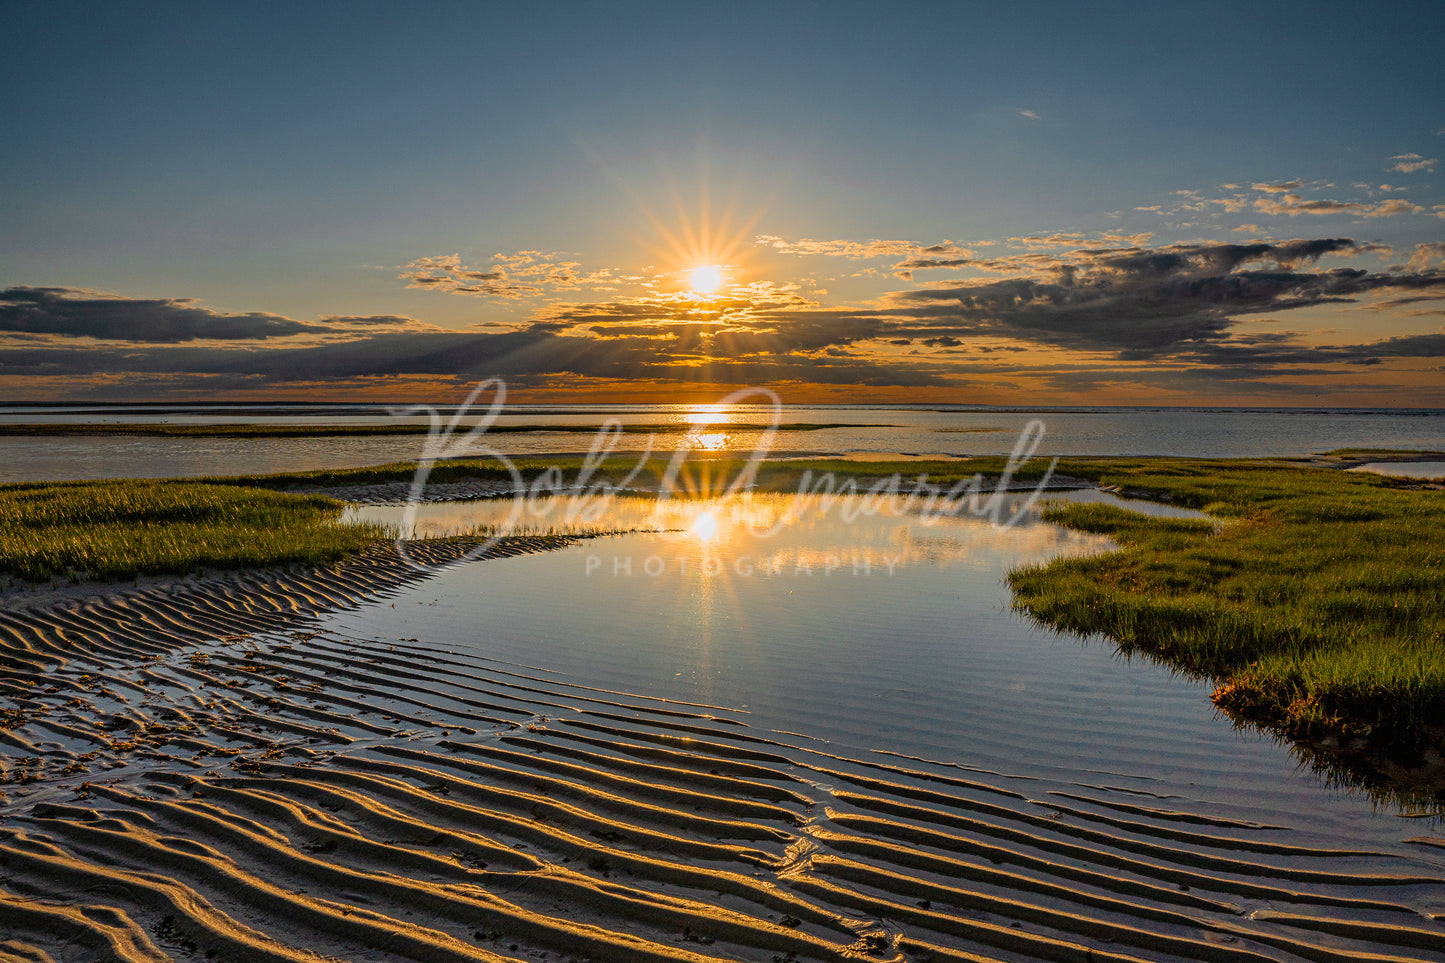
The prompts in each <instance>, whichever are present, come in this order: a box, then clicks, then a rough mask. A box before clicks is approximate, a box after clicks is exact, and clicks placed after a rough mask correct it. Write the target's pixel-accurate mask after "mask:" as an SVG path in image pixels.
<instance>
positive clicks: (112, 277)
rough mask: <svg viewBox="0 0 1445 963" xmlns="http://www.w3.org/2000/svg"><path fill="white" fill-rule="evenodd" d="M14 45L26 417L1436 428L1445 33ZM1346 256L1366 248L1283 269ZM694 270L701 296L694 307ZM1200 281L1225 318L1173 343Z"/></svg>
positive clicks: (854, 16)
mask: <svg viewBox="0 0 1445 963" xmlns="http://www.w3.org/2000/svg"><path fill="white" fill-rule="evenodd" d="M5 23H6V29H5V31H4V32H3V34H0V90H3V97H0V123H3V125H4V129H5V131H6V137H5V140H6V143H7V146H6V149H5V150H4V151H0V185H3V190H0V289H3V291H0V395H3V396H4V397H6V398H8V399H10V400H16V399H20V398H31V397H34V398H41V397H102V396H103V397H112V398H116V399H121V398H125V397H185V396H188V395H190V394H196V393H201V394H205V395H207V396H214V395H215V394H216V393H221V394H226V393H230V394H234V395H235V396H236V397H252V396H257V395H268V394H270V395H278V396H297V395H298V394H315V395H325V396H327V397H335V398H341V397H350V396H357V397H361V396H367V397H376V396H391V395H395V396H398V397H400V396H407V397H414V396H422V395H426V394H428V392H429V391H432V392H435V393H436V394H438V395H439V396H443V397H444V396H447V395H448V394H449V393H454V392H455V391H456V390H457V389H458V388H459V386H460V385H462V384H465V383H466V382H468V381H470V380H476V379H477V378H481V377H486V376H487V375H488V374H492V373H500V374H504V375H507V376H509V377H511V378H512V379H513V380H514V382H516V383H517V384H518V385H519V386H520V387H521V388H522V389H523V390H524V391H526V390H530V391H531V392H532V393H533V394H534V395H536V396H538V397H541V396H542V395H544V394H545V395H546V396H547V397H555V398H563V397H571V396H575V397H579V398H581V397H591V398H595V397H604V396H605V397H618V398H622V397H624V396H626V397H633V396H636V397H642V396H646V397H648V398H657V399H661V398H663V397H666V396H667V395H668V393H669V392H674V393H675V392H683V393H689V392H695V391H701V392H703V393H706V391H709V390H712V389H713V388H715V387H720V386H724V385H732V384H744V383H750V384H751V383H764V384H771V385H774V386H779V387H782V388H785V389H787V390H785V397H788V394H789V392H791V393H792V395H793V396H794V397H798V398H799V399H800V400H803V399H804V398H808V399H811V398H821V397H825V396H826V397H829V398H831V399H834V400H847V398H848V397H857V398H859V399H860V400H861V399H865V398H866V399H877V398H884V397H892V396H895V395H896V396H899V397H903V396H906V397H908V398H913V397H918V396H919V393H920V392H922V393H923V394H926V395H927V396H928V397H930V398H933V399H936V400H957V401H997V402H1004V403H1006V402H1011V401H1025V400H1026V401H1029V402H1034V403H1042V402H1048V401H1051V400H1053V401H1060V402H1075V401H1080V400H1096V401H1109V400H1127V401H1154V402H1157V403H1186V402H1200V401H1203V402H1211V403H1213V402H1226V401H1236V402H1247V403H1280V404H1288V403H1320V402H1322V401H1323V402H1326V403H1336V404H1354V403H1359V404H1391V403H1399V404H1421V403H1435V404H1445V392H1441V391H1440V390H1439V389H1438V388H1434V387H1432V386H1433V385H1434V384H1435V383H1436V382H1442V381H1445V379H1442V378H1440V376H1439V375H1440V370H1441V368H1440V365H1441V362H1442V358H1445V335H1442V333H1441V331H1442V329H1441V321H1442V315H1441V313H1440V305H1441V303H1442V302H1441V301H1439V300H1425V299H1428V298H1432V297H1434V296H1438V295H1441V294H1445V287H1442V286H1441V285H1439V284H1437V281H1438V280H1439V279H1438V278H1437V277H1436V276H1437V275H1439V274H1440V271H1441V268H1442V262H1445V247H1436V245H1440V244H1441V242H1445V189H1442V187H1441V184H1440V178H1441V176H1442V169H1441V167H1440V159H1441V158H1442V156H1445V82H1442V77H1445V71H1442V70H1441V69H1440V66H1439V61H1440V54H1439V50H1440V41H1441V38H1442V36H1445V30H1442V27H1445V7H1441V6H1440V5H1438V4H1391V5H1384V6H1377V7H1371V8H1368V9H1366V8H1363V7H1360V6H1358V5H1353V4H1352V5H1345V4H1318V3H1316V4H1308V5H1302V4H1293V5H1289V4H1286V5H1277V6H1265V5H1258V4H1188V5H1185V4H1036V5H1029V4H1010V5H1002V4H991V5H976V4H945V3H929V4H912V5H899V4H887V5H883V4H843V3H826V4H824V3H820V4H790V5H784V6H783V7H782V9H781V10H779V9H775V7H774V5H771V4H769V5H764V4H728V5H716V6H702V5H675V4H666V5H664V4H561V5H554V6H551V7H546V8H543V7H531V6H527V5H516V4H509V5H501V4H496V5H484V4H440V3H434V4H425V3H424V4H409V5H404V6H403V5H400V4H368V3H347V4H340V5H338V4H326V5H323V4H306V3H300V4H296V3H288V4H260V3H246V4H206V5H190V4H175V5H171V4H159V3H147V4H124V3H116V4H81V5H65V4H54V3H46V4H38V3H37V4H31V3H10V4H8V5H7V9H6V11H5ZM1325 240H1328V241H1340V240H1348V241H1350V242H1351V243H1350V244H1349V245H1344V244H1334V245H1332V246H1330V245H1326V246H1325V247H1323V248H1320V247H1314V248H1311V247H1298V246H1296V247H1286V246H1283V245H1284V244H1285V242H1290V241H1325ZM877 242H887V243H882V244H880V243H877ZM1251 244H1252V245H1254V247H1253V248H1250V249H1249V250H1246V251H1244V252H1243V253H1242V254H1241V253H1239V252H1235V253H1232V254H1229V255H1227V256H1224V257H1223V258H1222V259H1221V257H1220V256H1218V251H1217V249H1218V248H1219V247H1220V246H1221V245H1225V246H1227V245H1234V246H1235V247H1238V246H1240V245H1244V246H1246V247H1247V246H1248V245H1251ZM1422 245H1423V246H1422ZM929 249H934V250H933V252H932V253H931V254H929V253H925V252H927V251H928V250H929ZM1170 251H1172V252H1173V253H1174V255H1175V257H1174V260H1173V261H1172V262H1170V263H1171V265H1172V266H1170V267H1168V268H1167V269H1166V270H1164V274H1162V275H1161V274H1159V270H1160V269H1159V265H1160V264H1162V263H1163V262H1161V261H1159V260H1155V261H1147V262H1146V261H1145V260H1141V257H1142V256H1143V255H1147V254H1153V253H1160V252H1164V253H1166V254H1167V253H1168V252H1170ZM1321 251H1322V252H1323V253H1317V252H1321ZM523 252H531V253H523ZM1282 252H1283V253H1284V254H1287V255H1288V256H1289V257H1293V258H1295V259H1294V260H1288V259H1286V260H1284V261H1281V260H1279V257H1280V256H1282ZM1181 255H1182V256H1181ZM449 258H451V259H452V260H447V259H449ZM1240 258H1243V259H1242V260H1241V259H1240ZM922 261H932V262H936V263H934V264H931V265H929V266H925V267H919V268H913V269H910V268H907V267H905V265H907V264H910V263H919V262H922ZM943 262H948V263H943ZM702 263H716V264H720V265H722V266H723V267H724V269H725V270H724V276H725V282H724V284H723V286H722V287H721V288H720V289H719V290H717V291H712V292H698V291H694V290H691V289H690V287H689V284H690V282H689V277H690V275H689V274H688V272H689V271H690V269H691V268H693V267H696V266H698V265H699V264H702ZM1146 264H1147V265H1148V266H1147V268H1146V267H1145V265H1146ZM1392 269H1393V270H1392ZM1342 270H1343V271H1361V272H1364V278H1365V280H1363V281H1361V280H1360V279H1358V278H1353V279H1344V278H1340V277H1335V276H1332V275H1330V274H1329V272H1332V271H1336V272H1337V271H1342ZM1141 272H1142V273H1141ZM1211 272H1213V273H1211ZM1281 274H1288V275H1290V277H1289V278H1288V279H1287V280H1285V281H1283V282H1279V281H1278V278H1277V277H1276V280H1275V281H1274V282H1270V283H1271V284H1272V285H1273V286H1272V287H1271V288H1270V290H1268V291H1266V292H1263V293H1259V292H1258V291H1257V287H1258V285H1259V284H1260V283H1263V281H1262V279H1263V278H1264V276H1265V275H1271V276H1278V275H1281ZM482 275H489V276H490V277H486V278H483V277H479V276H482ZM1402 279H1408V280H1402ZM1166 281H1167V284H1166V287H1167V290H1166V287H1160V284H1165V282H1166ZM1201 281H1202V282H1207V283H1205V284H1204V287H1205V288H1207V289H1208V290H1210V291H1223V290H1228V291H1229V292H1230V295H1229V296H1230V297H1231V298H1236V300H1235V301H1232V302H1231V303H1230V304H1228V305H1226V306H1224V307H1221V306H1220V304H1219V301H1218V297H1217V296H1216V297H1215V300H1214V301H1213V302H1211V303H1209V304H1206V303H1203V302H1200V301H1198V300H1197V299H1196V300H1195V301H1192V302H1187V303H1186V302H1185V301H1180V300H1179V299H1180V298H1181V297H1184V295H1182V294H1181V293H1180V285H1181V284H1182V283H1184V282H1189V283H1192V284H1194V287H1195V288H1199V287H1200V284H1199V283H1197V282H1201ZM1023 282H1029V283H1028V284H1023ZM1346 282H1348V283H1346ZM1005 283H1009V284H1013V285H1014V287H1013V288H1010V289H1009V290H1011V291H1014V294H1013V295H1010V298H1005V297H1004V296H1003V294H1004V290H1003V288H1001V287H1000V285H1001V284H1005ZM1020 285H1023V287H1020ZM1104 288H1107V290H1106V291H1105V290H1103V289H1104ZM1245 288H1248V291H1247V297H1246V296H1244V295H1241V294H1240V291H1241V290H1242V289H1245ZM37 289H52V290H50V291H49V293H37ZM1019 290H1024V291H1026V297H1027V298H1028V299H1030V300H1029V301H1028V303H1025V302H1024V301H1021V300H1020V299H1019V297H1018V296H1016V295H1017V291H1019ZM920 292H923V293H920ZM1238 298H1243V299H1242V300H1239V299H1238ZM1161 299H1163V301H1164V302H1166V303H1164V304H1163V306H1162V308H1161V313H1160V315H1159V317H1158V318H1157V319H1152V318H1151V317H1150V316H1149V314H1148V311H1147V310H1146V308H1147V306H1148V305H1151V304H1155V305H1158V304H1160V303H1161ZM1397 302H1398V303H1397ZM1062 303H1067V304H1069V305H1071V307H1070V309H1069V311H1068V312H1065V313H1064V314H1063V315H1058V314H1057V313H1055V314H1053V315H1048V316H1045V315H1046V314H1047V312H1046V311H1044V308H1045V306H1046V305H1048V304H1054V305H1058V304H1062ZM921 305H923V306H927V310H922V308H921V307H920V306H921ZM1104 315H1107V317H1104ZM247 319H250V320H249V321H248V320H247ZM328 319H329V320H328ZM247 325H250V326H251V327H249V328H248V327H247ZM1161 332H1162V334H1161ZM1286 336H1287V337H1286ZM468 339H470V340H468ZM1161 339H1162V340H1161ZM1401 339H1409V340H1401ZM1434 339H1438V340H1439V341H1440V342H1441V344H1437V343H1436V340H1434ZM930 342H933V343H930ZM1136 342H1137V345H1138V346H1142V347H1136V346H1135V343H1136ZM1325 349H1328V350H1325ZM438 351H440V353H441V354H444V355H447V356H449V357H451V358H452V359H453V361H454V363H453V364H451V365H450V366H448V365H446V364H441V363H438V362H437V361H436V360H435V359H434V358H432V356H434V355H436V354H437V353H438ZM402 356H405V357H408V358H415V359H416V360H414V361H411V362H406V363H403V362H401V361H399V360H398V359H399V358H400V357H402ZM368 358H370V359H372V361H374V362H375V363H371V364H369V362H368V360H367V359H368ZM649 358H650V359H651V361H650V362H648V359H649ZM428 359H431V360H428ZM860 385H861V387H860ZM1430 391H1434V392H1435V393H1434V394H1429V392H1430ZM1422 392H1425V393H1426V394H1424V395H1422ZM690 396H691V395H690Z"/></svg>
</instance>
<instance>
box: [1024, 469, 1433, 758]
mask: <svg viewBox="0 0 1445 963" xmlns="http://www.w3.org/2000/svg"><path fill="white" fill-rule="evenodd" d="M1060 470H1062V471H1068V472H1069V473H1070V474H1075V475H1084V476H1087V477H1094V478H1097V479H1098V480H1099V481H1100V482H1102V483H1104V484H1112V485H1118V486H1120V487H1121V488H1124V489H1127V490H1131V491H1145V492H1150V493H1154V494H1155V495H1156V496H1160V497H1164V498H1167V499H1168V500H1170V501H1172V502H1173V503H1175V504H1178V505H1182V506H1187V507H1191V508H1199V509H1203V510H1204V511H1206V512H1207V513H1209V514H1210V515H1212V516H1214V518H1215V519H1217V520H1218V521H1219V524H1218V525H1216V524H1215V523H1214V522H1212V521H1206V520H1197V519H1195V520H1183V519H1168V518H1153V517H1148V516H1144V515H1140V514H1138V513H1134V512H1129V511H1125V510H1122V509H1119V508H1116V507H1113V506H1107V505H1097V504H1093V505H1071V506H1065V507H1059V508H1053V509H1050V510H1049V511H1047V512H1046V513H1045V515H1044V517H1045V518H1046V519H1047V520H1050V521H1054V522H1057V523H1059V524H1063V525H1066V526H1068V527H1070V528H1075V529H1079V530H1082V531H1088V532H1096V533H1099V534H1103V535H1107V536H1108V537H1110V538H1112V539H1113V540H1114V541H1116V542H1117V543H1118V544H1119V545H1120V546H1121V548H1120V550H1119V551H1117V552H1112V553H1108V554H1104V555H1099V556H1093V557H1088V558H1070V559H1059V560H1056V561H1054V562H1051V563H1049V564H1046V565H1042V566H1035V567H1029V568H1023V569H1019V570H1017V571H1015V572H1013V573H1011V574H1010V576H1009V584H1010V585H1011V587H1012V588H1013V590H1014V592H1015V595H1016V605H1017V606H1018V607H1020V608H1022V609H1024V610H1026V611H1028V612H1029V613H1031V614H1032V615H1033V616H1034V617H1036V618H1037V619H1039V620H1040V621H1042V622H1044V623H1047V624H1049V625H1053V626H1056V627H1058V628H1062V629H1068V630H1071V631H1075V632H1085V633H1088V632H1100V633H1103V634H1105V635H1108V636H1109V637H1111V638H1113V639H1114V640H1116V641H1117V642H1118V643H1119V645H1120V646H1121V647H1122V648H1123V649H1125V650H1127V651H1134V652H1144V653H1148V654H1150V655H1153V656H1156V657H1158V658H1159V659H1161V660H1163V661H1165V662H1167V663H1169V664H1171V665H1174V666H1178V667H1181V668H1183V669H1185V670H1186V671H1189V672H1191V673H1195V674H1197V675H1200V676H1204V677H1208V678H1211V679H1214V680H1215V681H1217V682H1218V688H1217V689H1216V690H1215V693H1214V699H1215V702H1216V703H1218V704H1219V705H1220V706H1221V707H1223V708H1225V709H1228V710H1230V711H1232V712H1235V713H1237V714H1239V715H1241V716H1244V717H1246V718H1249V719H1252V720H1254V721H1261V722H1265V723H1267V724H1270V725H1272V726H1274V727H1276V728H1278V729H1281V730H1283V731H1285V732H1286V733H1290V734H1295V735H1300V734H1311V733H1313V734H1322V733H1335V734H1357V735H1371V734H1374V735H1375V736H1378V737H1385V738H1388V739H1396V740H1406V741H1410V740H1415V741H1418V740H1419V739H1420V738H1422V737H1423V734H1425V733H1429V732H1435V733H1437V734H1438V732H1439V730H1440V729H1441V727H1442V723H1445V493H1442V492H1440V491H1436V490H1427V489H1420V488H1419V487H1418V486H1412V485H1409V484H1408V483H1406V482H1404V481H1403V480H1400V479H1387V478H1382V477H1378V476H1373V475H1365V474H1353V473H1343V472H1338V471H1329V470H1321V469H1305V468H1276V467H1268V466H1263V465H1260V466H1253V465H1249V464H1244V463H1240V462H1220V461H1215V462H1201V461H1177V462H1174V461H1169V460H1165V459H1151V460H1147V461H1144V460H1139V461H1127V460H1117V459H1115V460H1101V461H1098V462H1090V463H1070V464H1068V465H1060Z"/></svg>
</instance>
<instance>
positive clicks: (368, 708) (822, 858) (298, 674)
mask: <svg viewBox="0 0 1445 963" xmlns="http://www.w3.org/2000/svg"><path fill="white" fill-rule="evenodd" d="M565 541H566V540H563V539H554V540H546V539H531V540H516V541H512V542H508V543H504V544H503V545H501V546H499V547H498V551H497V552H496V553H495V554H496V555H503V554H514V553H517V552H524V551H536V550H541V549H546V548H549V547H555V546H556V545H558V544H561V543H563V542H565ZM429 550H430V551H432V552H434V553H436V554H437V555H438V556H439V559H438V560H441V557H444V556H445V555H446V554H447V553H451V554H452V555H453V556H454V555H455V554H458V553H459V552H460V551H461V550H462V546H461V544H460V543H451V544H450V545H439V546H434V547H432V548H431V549H429ZM467 564H507V563H506V562H505V561H500V560H499V561H479V562H473V563H467ZM418 577H419V576H417V575H416V573H415V572H413V571H412V570H410V569H407V568H405V567H403V566H401V565H400V563H398V562H396V561H395V559H394V558H393V559H391V560H390V561H388V560H386V559H385V558H380V557H374V558H369V559H360V560H356V561H353V562H351V563H344V564H342V565H339V566H333V567H332V568H330V569H326V570H320V571H314V572H307V573H293V574H284V573H271V574H269V575H265V576H258V575H239V576H236V577H227V578H224V579H216V580H202V581H199V582H194V583H187V584H171V585H166V586H163V587H162V586H149V587H142V589H141V590H140V591H132V592H130V593H128V594H126V595H124V596H115V597H111V598H99V597H91V598H88V599H78V598H68V599H60V600H58V601H53V602H52V604H46V605H41V604H30V605H27V606H25V607H23V608H17V607H9V608H7V609H6V610H4V611H0V668H3V673H0V691H3V693H4V696H5V703H4V704H5V707H6V708H7V709H8V710H11V711H10V712H9V714H7V717H6V726H7V728H5V729H3V730H0V738H3V740H4V742H3V748H0V755H3V760H4V761H3V765H4V770H3V778H4V780H5V781H4V784H3V787H0V788H3V790H4V791H5V792H6V793H7V794H8V795H7V798H4V799H0V813H3V817H0V933H3V934H4V936H3V938H0V959H56V960H65V959H73V960H91V959H103V958H114V959H124V960H156V959H172V958H175V959H204V958H207V956H208V954H216V955H217V957H218V958H241V959H247V960H251V959H256V960H263V959H265V960H315V959H317V958H318V956H317V954H321V955H323V956H335V957H340V958H345V959H357V960H393V959H415V960H497V959H541V958H543V954H545V958H547V959H578V960H582V959H590V960H701V959H744V960H764V961H767V960H794V961H796V960H810V959H820V960H822V959H910V960H911V959H919V960H923V959H929V960H952V959H957V960H964V959H968V960H980V959H1018V958H1026V959H1035V958H1037V959H1079V960H1083V959H1093V960H1115V961H1124V960H1137V959H1210V960H1224V961H1236V960H1238V961H1241V963H1243V961H1253V960H1262V959H1266V958H1269V959H1274V958H1278V955H1279V954H1284V955H1285V958H1291V959H1293V958H1300V959H1312V960H1344V959H1361V958H1364V957H1363V956H1362V954H1363V953H1365V952H1366V951H1368V952H1372V953H1375V954H1377V956H1376V957H1374V958H1379V959H1406V958H1414V959H1435V960H1439V959H1442V958H1445V927H1442V926H1441V924H1440V923H1439V922H1438V921H1437V920H1434V919H1432V918H1430V916H1429V915H1428V913H1429V911H1430V910H1433V911H1434V912H1436V913H1438V912H1439V911H1440V909H1441V907H1442V906H1445V879H1442V874H1441V872H1440V871H1439V870H1438V869H1437V868H1436V866H1435V865H1434V864H1433V863H1432V862H1430V861H1427V860H1426V858H1425V857H1426V855H1427V854H1428V853H1429V852H1430V848H1429V847H1428V846H1422V847H1420V848H1421V853H1422V858H1421V859H1419V860H1416V859H1408V858H1403V857H1401V856H1400V855H1398V854H1391V853H1369V852H1357V851H1352V850H1350V849H1348V848H1346V847H1333V846H1329V847H1322V846H1321V845H1320V844H1319V842H1318V841H1317V840H1313V839H1311V838H1310V836H1309V834H1308V832H1307V829H1308V827H1286V826H1278V825H1261V824H1259V823H1257V822H1253V821H1251V820H1247V819H1228V818H1225V817H1221V816H1219V815H1218V814H1209V813H1204V812H1193V811H1189V809H1188V807H1187V806H1181V802H1180V801H1179V800H1161V799H1150V798H1147V797H1141V796H1139V795H1138V794H1137V793H1133V794H1127V795H1126V794H1121V793H1120V792H1117V791H1115V790H1113V789H1112V788H1111V787H1110V786H1109V785H1107V784H1106V783H1104V782H1100V783H1099V784H1089V783H1067V784H1063V783H1061V784H1057V785H1049V784H1046V783H1041V782H1040V781H1039V780H1037V779H1024V778H1021V777H1012V776H1008V775H1006V774H1003V773H998V772H985V771H981V770H975V769H969V768H968V767H967V766H960V765H959V764H957V763H952V762H947V761H940V762H933V761H930V760H925V759H918V758H900V757H898V756H896V755H891V754H879V755H876V756H872V757H868V758H849V757H842V756H837V755H833V754H831V753H830V752H829V751H828V747H827V745H826V744H825V743H822V742H819V741H816V740H812V739H809V738H806V737H800V736H796V735H789V734H782V733H775V732H768V731H765V730H755V729H754V728H753V727H752V726H750V725H749V724H748V714H747V713H746V712H744V711H741V710H737V709H731V708H728V707H724V706H704V705H695V704H686V703H677V702H667V701H665V700H661V699H658V698H655V697H650V696H645V695H631V694H627V693H621V692H612V691H604V690H599V689H595V688H589V687H588V686H587V685H586V684H585V682H586V680H572V679H565V678H561V677H558V676H556V675H555V674H553V673H550V672H548V671H546V670H545V669H540V668H532V667H525V666H520V665H515V664H506V663H500V662H495V661H491V660H488V659H485V658H481V657H478V656H471V655H464V654H458V653H455V652H450V651H445V650H439V649H436V648H430V647H424V646H420V645H416V644H412V643H410V642H407V641H405V640H394V641H390V642H379V641H368V640H359V639H351V638H342V637H339V636H335V635H331V634H329V633H325V632H318V631H317V630H316V628H315V625H316V622H315V618H314V616H315V614H316V613H321V612H325V611H330V610H332V609H335V608H341V607H347V606H352V605H355V604H359V603H361V602H364V601H366V600H374V599H376V598H383V599H384V598H385V597H387V596H388V595H390V594H395V593H398V592H405V591H407V586H408V584H410V583H413V582H415V581H416V579H417V578H418ZM36 777H38V778H36Z"/></svg>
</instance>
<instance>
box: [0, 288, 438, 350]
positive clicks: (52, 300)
mask: <svg viewBox="0 0 1445 963" xmlns="http://www.w3.org/2000/svg"><path fill="white" fill-rule="evenodd" d="M419 326H422V325H421V322H419V321H416V320H415V319H413V318H406V317H400V316H396V315H377V316H368V317H339V316H330V317H324V318H319V319H317V320H316V321H297V320H293V319H291V318H286V317H282V316H281V315H278V314H266V313H261V312H250V313H246V314H226V313H223V312H220V311H212V310H211V309H209V308H203V307H200V306H199V305H198V304H197V303H196V302H195V300H194V299H191V298H158V299H139V298H124V297H120V296H118V295H113V294H105V293H101V292H96V291H88V290H85V289H83V288H56V287H50V288H35V287H12V288H8V289H5V290H3V291H0V331H6V332H16V333H28V334H51V335H61V336H64V337H67V338H96V339H99V340H105V341H138V342H151V343H161V344H167V343H170V344H174V343H179V342H186V341H264V340H267V339H272V338H289V337H295V336H298V335H312V336H323V335H336V334H345V333H347V332H354V331H356V330H358V329H362V328H377V327H392V328H408V327H419Z"/></svg>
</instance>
